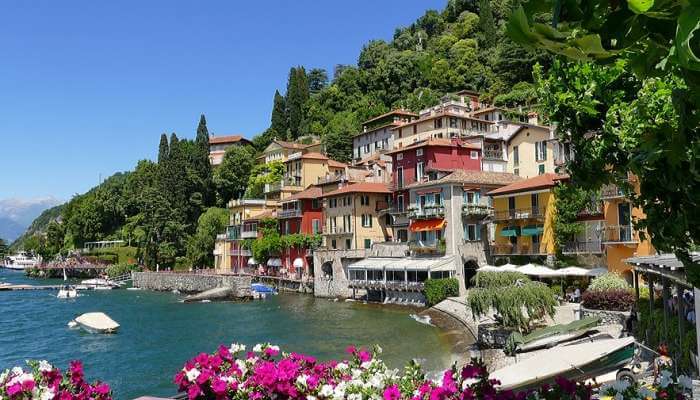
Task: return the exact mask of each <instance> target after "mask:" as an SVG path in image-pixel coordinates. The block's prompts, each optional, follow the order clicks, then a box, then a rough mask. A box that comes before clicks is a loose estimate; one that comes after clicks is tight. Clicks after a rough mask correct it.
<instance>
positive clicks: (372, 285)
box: [348, 280, 425, 292]
mask: <svg viewBox="0 0 700 400" xmlns="http://www.w3.org/2000/svg"><path fill="white" fill-rule="evenodd" d="M348 287H349V288H350V289H365V290H382V289H388V290H396V291H400V292H422V291H423V289H425V283H423V282H400V281H386V282H385V281H370V280H351V281H350V283H348Z"/></svg>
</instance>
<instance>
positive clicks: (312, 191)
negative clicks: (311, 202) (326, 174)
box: [282, 186, 323, 203]
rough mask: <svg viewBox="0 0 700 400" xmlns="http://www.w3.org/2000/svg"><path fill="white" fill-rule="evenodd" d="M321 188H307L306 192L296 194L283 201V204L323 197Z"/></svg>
mask: <svg viewBox="0 0 700 400" xmlns="http://www.w3.org/2000/svg"><path fill="white" fill-rule="evenodd" d="M322 194H323V193H322V191H321V188H320V187H318V186H309V187H308V188H306V190H304V191H302V192H299V193H295V194H293V195H291V196H289V197H287V198H286V199H284V200H282V202H283V203H284V202H287V201H294V200H304V199H317V198H319V197H321V195H322Z"/></svg>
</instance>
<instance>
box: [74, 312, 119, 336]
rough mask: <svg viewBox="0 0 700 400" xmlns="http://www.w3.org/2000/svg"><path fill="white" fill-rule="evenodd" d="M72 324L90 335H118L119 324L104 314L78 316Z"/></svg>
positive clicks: (94, 313)
mask: <svg viewBox="0 0 700 400" xmlns="http://www.w3.org/2000/svg"><path fill="white" fill-rule="evenodd" d="M72 322H75V323H76V324H78V325H80V327H81V328H83V329H85V330H86V331H88V332H90V333H117V329H119V324H118V323H117V322H116V321H114V320H113V319H112V318H110V317H109V316H108V315H107V314H105V313H103V312H89V313H85V314H82V315H80V316H78V317H77V318H76V319H74V320H73V321H71V322H69V323H68V326H71V325H72V324H71V323H72Z"/></svg>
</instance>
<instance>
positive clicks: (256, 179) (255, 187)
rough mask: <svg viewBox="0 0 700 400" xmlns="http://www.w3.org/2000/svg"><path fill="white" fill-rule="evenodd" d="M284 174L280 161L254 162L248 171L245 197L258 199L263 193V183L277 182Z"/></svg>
mask: <svg viewBox="0 0 700 400" xmlns="http://www.w3.org/2000/svg"><path fill="white" fill-rule="evenodd" d="M283 176H284V164H283V163H282V162H281V161H272V162H269V163H266V164H256V165H255V166H254V167H253V169H252V170H251V171H250V177H249V178H248V187H247V189H246V192H245V196H244V197H245V198H246V199H260V198H262V197H263V195H264V191H265V184H270V183H279V182H281V181H282V177H283Z"/></svg>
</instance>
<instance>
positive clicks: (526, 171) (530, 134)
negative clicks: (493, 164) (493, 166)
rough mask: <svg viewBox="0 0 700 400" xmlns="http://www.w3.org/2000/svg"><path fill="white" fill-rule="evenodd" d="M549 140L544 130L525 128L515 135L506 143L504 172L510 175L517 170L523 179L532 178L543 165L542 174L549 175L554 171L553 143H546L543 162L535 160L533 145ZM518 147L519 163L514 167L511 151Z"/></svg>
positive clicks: (548, 135) (546, 130) (547, 132)
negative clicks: (506, 159)
mask: <svg viewBox="0 0 700 400" xmlns="http://www.w3.org/2000/svg"><path fill="white" fill-rule="evenodd" d="M549 138H550V133H549V130H548V129H544V128H525V129H523V130H522V131H520V132H519V133H518V134H517V135H515V136H514V137H513V138H512V139H511V140H510V142H508V147H507V151H508V165H507V167H506V172H510V173H512V174H514V173H515V170H518V171H517V172H518V173H517V175H520V176H522V177H523V178H532V177H534V176H537V175H539V174H540V173H539V165H541V164H543V165H544V172H545V173H550V172H555V171H554V147H553V142H549V141H548V142H547V159H546V160H544V161H536V160H535V143H536V142H540V141H546V140H548V139H549ZM515 146H518V155H519V163H518V166H517V167H516V166H515V165H514V163H513V149H514V147H515Z"/></svg>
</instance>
